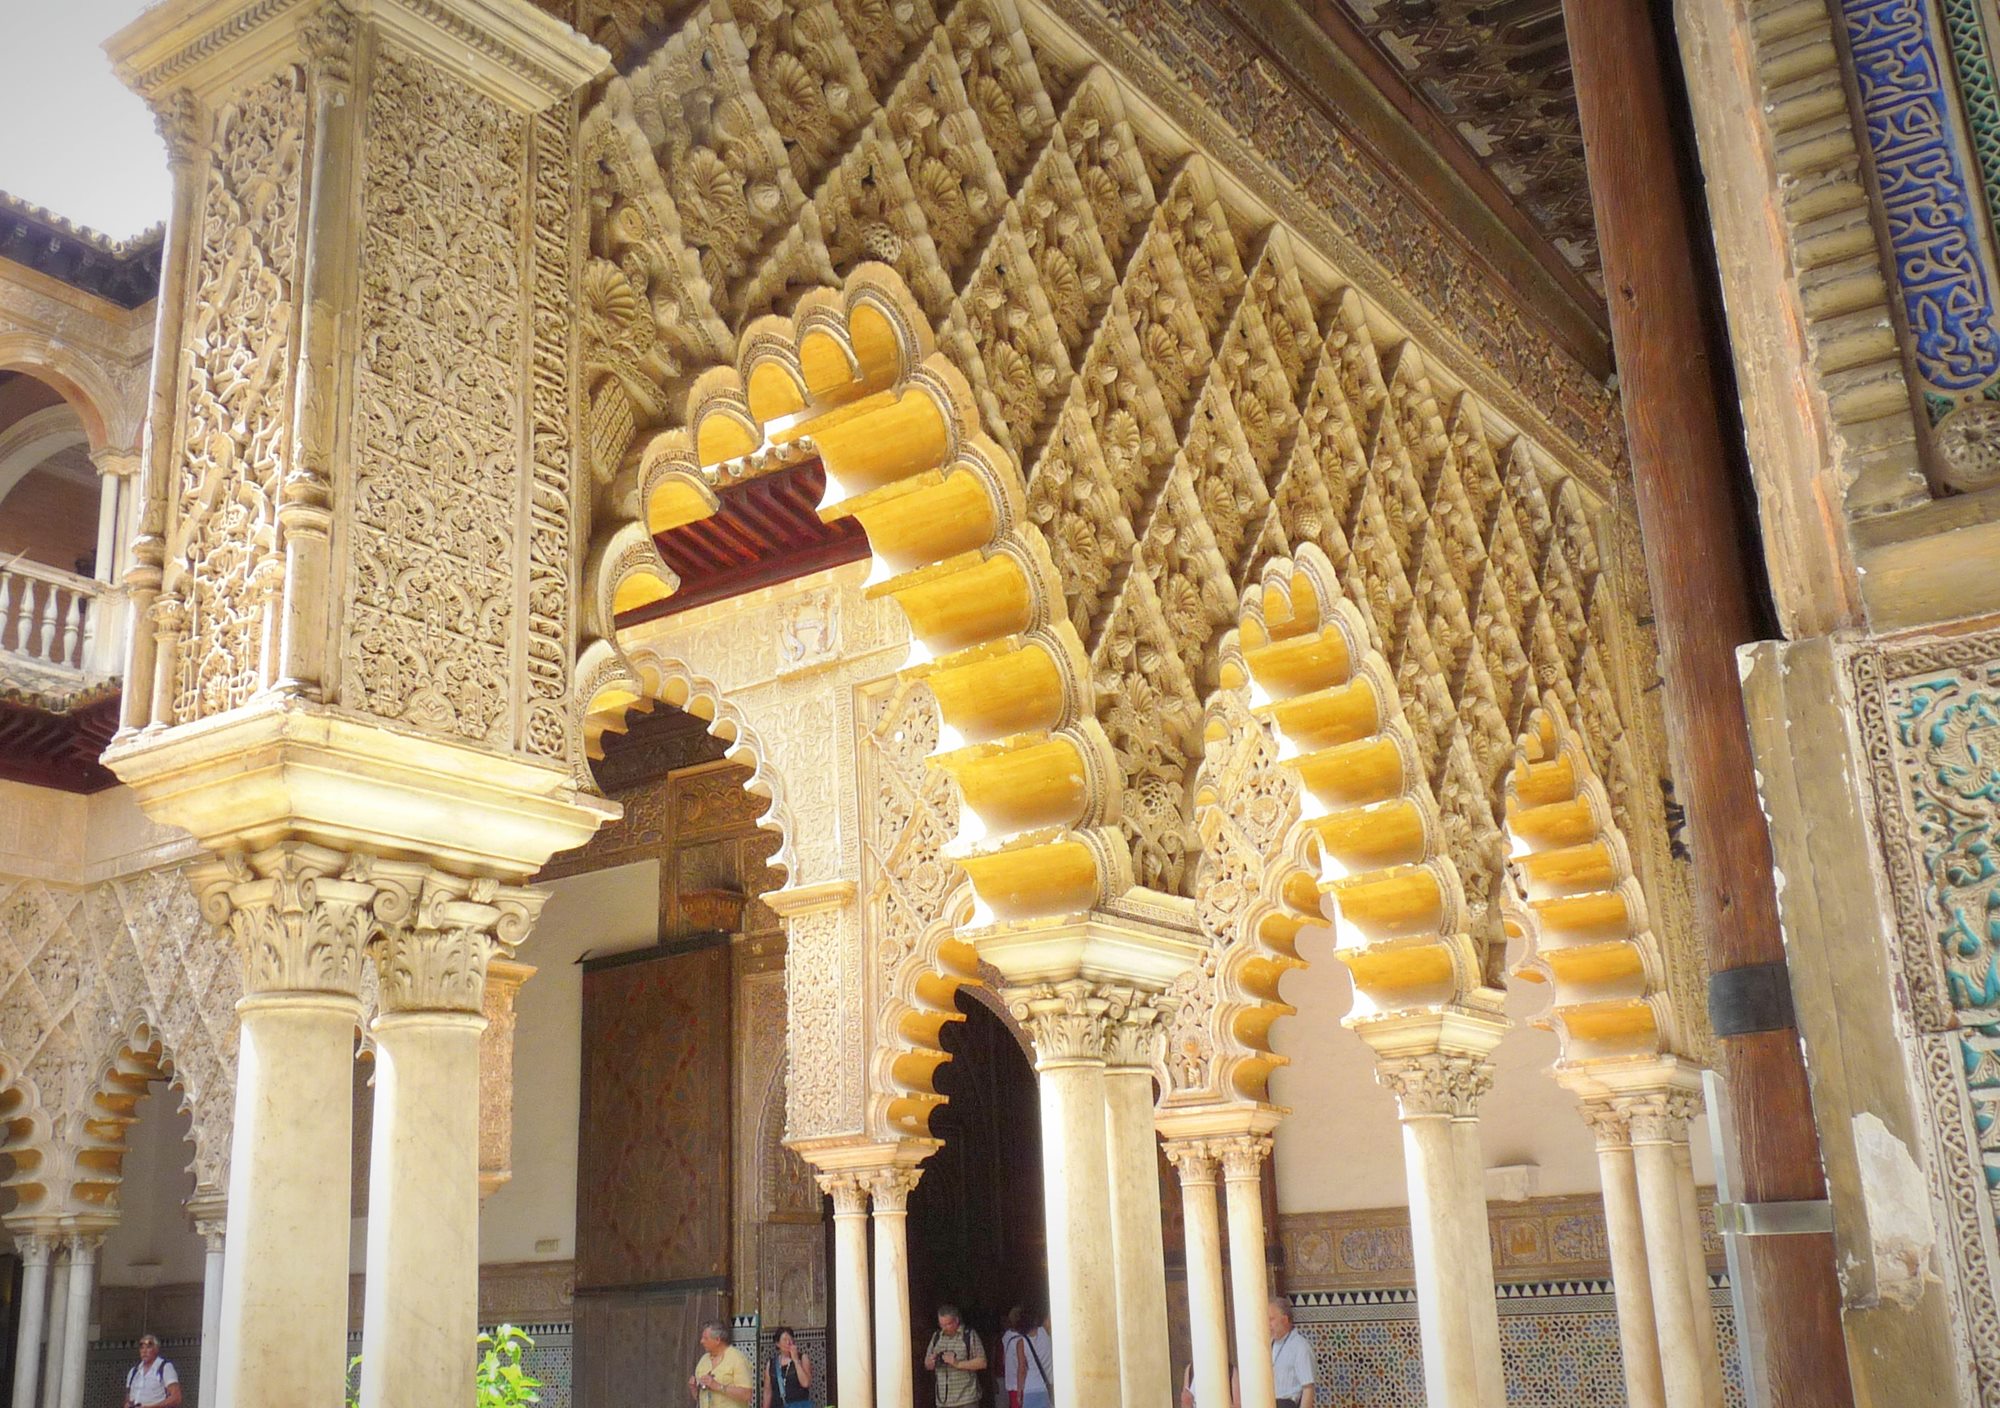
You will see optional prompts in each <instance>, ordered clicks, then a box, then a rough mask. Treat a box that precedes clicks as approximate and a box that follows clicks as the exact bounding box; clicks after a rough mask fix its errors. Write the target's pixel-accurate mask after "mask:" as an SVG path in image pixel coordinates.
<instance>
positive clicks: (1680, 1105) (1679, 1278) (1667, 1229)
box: [1617, 1092, 1715, 1408]
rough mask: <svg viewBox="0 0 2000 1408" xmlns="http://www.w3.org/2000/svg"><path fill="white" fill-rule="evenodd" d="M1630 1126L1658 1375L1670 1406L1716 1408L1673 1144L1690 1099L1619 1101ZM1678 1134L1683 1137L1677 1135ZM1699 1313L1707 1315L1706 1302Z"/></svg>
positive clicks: (1651, 1097)
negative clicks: (1657, 1350) (1705, 1358)
mask: <svg viewBox="0 0 2000 1408" xmlns="http://www.w3.org/2000/svg"><path fill="white" fill-rule="evenodd" d="M1617 1103H1618V1105H1619V1107H1620V1108H1621V1109H1622V1110H1623V1111H1624V1112H1625V1114H1626V1116H1627V1118H1628V1119H1630V1120H1631V1122H1632V1161H1633V1165H1634V1168H1635V1170H1636V1172H1637V1175H1638V1184H1639V1212H1640V1218H1641V1221H1642V1222H1643V1223H1644V1226H1645V1232H1646V1264H1647V1268H1648V1270H1649V1271H1650V1273H1651V1276H1652V1284H1653V1317H1654V1321H1655V1323H1657V1324H1658V1326H1659V1332H1660V1371H1661V1377H1662V1379H1663V1381H1664V1382H1665V1385H1666V1398H1667V1408H1715V1405H1713V1404H1711V1403H1710V1401H1709V1398H1708V1375H1707V1373H1706V1372H1705V1371H1704V1369H1703V1365H1702V1354H1703V1347H1702V1336H1701V1329H1700V1326H1699V1325H1698V1324H1697V1323H1696V1318H1697V1317H1696V1307H1695V1302H1694V1297H1693V1294H1692V1290H1693V1278H1692V1277H1691V1276H1690V1274H1689V1268H1688V1239H1687V1231H1686V1226H1685V1224H1684V1223H1683V1221H1682V1215H1681V1199H1680V1177H1681V1173H1680V1164H1679V1161H1678V1160H1677V1159H1676V1158H1675V1156H1674V1145H1675V1144H1676V1143H1677V1142H1680V1143H1684V1142H1686V1138H1687V1113H1688V1109H1689V1103H1690V1102H1689V1101H1688V1099H1687V1098H1686V1097H1685V1096H1684V1095H1683V1093H1681V1092H1673V1093H1669V1094H1665V1095H1648V1096H1639V1097H1635V1098H1628V1099H1621V1100H1619V1101H1618V1102H1617ZM1677 1136H1678V1137H1677ZM1703 1301H1704V1304H1703V1306H1702V1312H1703V1313H1704V1314H1705V1313H1706V1309H1707V1307H1706V1297H1704V1298H1703Z"/></svg>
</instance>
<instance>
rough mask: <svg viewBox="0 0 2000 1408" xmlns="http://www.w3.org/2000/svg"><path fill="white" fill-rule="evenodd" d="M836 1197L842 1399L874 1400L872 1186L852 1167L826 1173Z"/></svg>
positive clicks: (827, 1187)
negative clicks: (870, 1271) (870, 1283)
mask: <svg viewBox="0 0 2000 1408" xmlns="http://www.w3.org/2000/svg"><path fill="white" fill-rule="evenodd" d="M818 1182H819V1186H820V1190H821V1191H822V1192H824V1193H825V1194H826V1195H827V1196H828V1197H830V1198H832V1199H833V1303H834V1305H835V1306H836V1307H838V1316H839V1323H838V1325H836V1326H835V1334H836V1335H837V1337H838V1338H837V1339H836V1340H835V1342H834V1366H835V1369H836V1371H837V1378H838V1383H837V1384H836V1385H835V1387H836V1388H837V1389H838V1391H839V1401H840V1402H842V1403H859V1404H861V1405H862V1408H867V1406H868V1405H869V1404H871V1403H873V1402H874V1401H875V1368H874V1357H873V1356H874V1341H873V1340H872V1339H871V1338H870V1336H869V1331H868V1184H867V1183H866V1182H864V1181H863V1180H862V1177H861V1175H859V1174H857V1173H854V1172H851V1171H849V1170H845V1169H843V1170H841V1171H839V1172H837V1173H822V1174H820V1175H819V1178H818Z"/></svg>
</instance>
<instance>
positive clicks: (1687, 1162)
mask: <svg viewBox="0 0 2000 1408" xmlns="http://www.w3.org/2000/svg"><path fill="white" fill-rule="evenodd" d="M1696 1117H1697V1116H1694V1115H1691V1116H1690V1118H1696ZM1674 1164H1675V1179H1674V1181H1675V1184H1676V1186H1677V1187H1678V1188H1679V1190H1680V1195H1681V1235H1682V1236H1683V1237H1685V1238H1687V1273H1688V1293H1689V1294H1690V1295H1692V1296H1693V1297H1694V1328H1695V1334H1696V1336H1697V1337H1698V1338H1699V1339H1700V1340H1701V1368H1702V1374H1703V1376H1704V1378H1705V1379H1706V1380H1707V1382H1706V1383H1705V1384H1704V1385H1703V1390H1702V1391H1703V1393H1704V1394H1705V1395H1706V1397H1707V1399H1708V1401H1709V1402H1710V1403H1720V1402H1722V1347H1721V1346H1720V1345H1719V1344H1718V1343H1717V1342H1716V1337H1715V1308H1714V1307H1713V1306H1711V1305H1710V1304H1709V1303H1708V1249H1707V1248H1706V1247H1704V1246H1703V1245H1702V1242H1701V1198H1700V1195H1699V1194H1698V1193H1696V1191H1695V1186H1694V1150H1693V1149H1692V1148H1691V1147H1690V1146H1689V1144H1688V1139H1687V1126H1686V1125H1683V1126H1682V1127H1681V1139H1680V1142H1679V1143H1677V1144H1675V1145H1674Z"/></svg>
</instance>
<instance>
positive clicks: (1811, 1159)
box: [1563, 0, 1854, 1408]
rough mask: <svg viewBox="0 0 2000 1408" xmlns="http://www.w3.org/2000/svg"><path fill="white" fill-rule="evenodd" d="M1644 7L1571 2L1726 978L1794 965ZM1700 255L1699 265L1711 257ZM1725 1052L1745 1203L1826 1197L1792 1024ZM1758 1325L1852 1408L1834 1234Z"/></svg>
mask: <svg viewBox="0 0 2000 1408" xmlns="http://www.w3.org/2000/svg"><path fill="white" fill-rule="evenodd" d="M1651 8H1652V7H1651V6H1649V5H1648V3H1647V0H1565V3H1564V6H1563V10H1564V15H1565V18H1566V20H1567V22H1568V30H1569V44H1570V54H1571V59H1572V63H1573V68H1574V73H1575V79H1576V98H1577V108H1578V111H1579V113H1580V115H1581V117H1582V119H1583V139H1584V154H1585V159H1586V162H1587V165H1588V167H1589V172H1590V185H1591V194H1592V200H1593V204H1594V206H1595V209H1596V216H1597V233H1598V243H1599V246H1600V249H1601V252H1602V255H1603V260H1604V283H1605V290H1606V295H1607V298H1608V301H1609V305H1610V313H1611V339H1612V347H1613V350H1614V352H1615V354H1616V357H1617V362H1618V375H1619V381H1620V385H1621V390H1622V393H1623V401H1624V412H1625V431H1626V438H1627V440H1628V442H1629V444H1630V447H1631V455H1632V481H1633V491H1634V494H1635V497H1636V499H1637V503H1638V508H1639V520H1640V526H1641V528H1642V530H1643V532H1644V536H1645V545H1646V561H1647V567H1648V577H1649V579H1650V582H1651V586H1652V594H1653V606H1654V611H1655V614H1656V619H1657V624H1658V631H1659V642H1660V657H1661V666H1662V670H1663V673H1664V675H1665V693H1664V703H1665V710H1666V716H1667V726H1668V734H1669V745H1670V748H1671V750H1672V753H1673V758H1674V772H1675V777H1676V780H1677V782H1678V784H1679V787H1680V791H1681V797H1682V800H1683V802H1684V803H1685V805H1686V808H1687V830H1688V840H1689V846H1690V849H1691V850H1692V852H1693V857H1694V890H1695V903H1696V912H1697V916H1698V920H1699V923H1700V925H1701V928H1702V931H1703V938H1704V941H1705V942H1706V944H1707V948H1708V957H1709V966H1710V967H1711V969H1713V970H1714V971H1715V972H1716V973H1718V974H1719V973H1723V972H1726V971H1728V970H1731V969H1738V968H1748V967H1754V966H1761V965H1770V964H1782V963H1783V962H1784V958H1785V950H1784V941H1783V938H1782V935H1781V933H1780V930H1779V927H1778V904H1777V892H1776V889H1775V887H1774V885H1773V882H1772V860H1771V846H1770V837H1769V835H1768V834H1767V832H1766V831H1765V828H1764V817H1763V814H1762V812H1761V810H1760V809H1759V807H1758V802H1757V792H1756V785H1755V774H1754V771H1753V767H1752V762H1751V753H1750V738H1749V732H1748V729H1747V727H1746V724H1745V721H1744V713H1743V694H1742V689H1741V685H1740V682H1739V680H1738V676H1737V667H1736V647H1737V646H1739V645H1742V644H1744V643H1746V642H1748V641H1750V640H1751V639H1753V638H1754V637H1755V636H1756V634H1757V632H1756V629H1755V621H1754V618H1753V615H1752V610H1751V598H1750V585H1749V581H1748V579H1747V575H1746V573H1745V569H1744V563H1743V559H1742V548H1741V544H1742V543H1743V542H1744V541H1745V539H1744V536H1743V534H1742V532H1741V524H1740V523H1739V521H1738V516H1737V515H1738V508H1737V494H1736V486H1735V484H1734V483H1733V475H1734V471H1733V469H1732V467H1731V459H1730V455H1729V452H1728V449H1727V445H1726V443H1725V440H1724V429H1723V426H1724V422H1723V419H1722V416H1721V411H1720V406H1719V404H1718V401H1717V397H1716V390H1715V387H1716V375H1717V372H1718V369H1717V368H1715V367H1714V366H1712V365H1711V362H1710V358H1709V343H1708V337H1707V330H1706V327H1705V325H1704V319H1703V312H1704V300H1705V299H1706V297H1707V296H1708V295H1707V292H1706V285H1705V282H1704V280H1703V279H1701V278H1700V277H1699V276H1698V274H1697V265H1696V263H1695V261H1696V258H1697V251H1696V248H1695V245H1694V240H1693V236H1692V233H1691V231H1690V224H1689V219H1688V210H1687V201H1688V193H1686V192H1685V191H1683V190H1682V188H1681V180H1680V173H1679V170H1678V168H1677V164H1676V160H1675V148H1674V141H1675V137H1674V132H1675V126H1674V123H1673V121H1672V117H1673V114H1672V111H1671V109H1670V108H1669V97H1668V85H1667V81H1666V75H1665V73H1664V71H1663V69H1662V62H1663V56H1662V53H1661V48H1660V44H1659V40H1658V36H1657V34H1656V32H1655V30H1654V25H1653V16H1652V13H1651ZM1706 256H1707V251H1706V250H1703V251H1702V252H1701V257H1706ZM1783 1020H1784V1025H1776V1024H1775V1023H1774V1024H1773V1029H1769V1030H1759V1031H1754V1032H1746V1033H1744V1034H1742V1035H1736V1036H1727V1037H1724V1038H1723V1039H1722V1041H1721V1043H1720V1045H1721V1050H1722V1062H1723V1067H1724V1071H1725V1074H1726V1075H1727V1076H1728V1079H1729V1085H1730V1092H1731V1104H1732V1107H1733V1115H1734V1129H1733V1131H1732V1134H1733V1138H1734V1142H1735V1144H1736V1145H1737V1147H1738V1151H1739V1154H1740V1158H1741V1164H1742V1170H1743V1183H1744V1186H1743V1188H1742V1189H1741V1190H1740V1191H1739V1193H1738V1196H1740V1197H1742V1198H1743V1199H1745V1200H1746V1201H1748V1202H1753V1203H1765V1202H1794V1201H1806V1200H1812V1199H1818V1198H1823V1197H1825V1196H1826V1184H1825V1179H1824V1177H1823V1175H1822V1173H1821V1170H1820V1160H1819V1136H1818V1131H1817V1129H1816V1128H1815V1126H1814V1124H1813V1117H1812V1104H1811V1099H1810V1095H1809V1092H1808V1089H1807V1085H1806V1071H1805V1061H1804V1057H1803V1054H1802V1052H1801V1050H1800V1046H1799V1038H1798V1032H1797V1030H1796V1029H1795V1028H1794V1027H1793V1026H1792V1025H1790V1023H1789V1015H1788V1014H1787V1015H1786V1016H1785V1018H1784V1019H1783ZM1742 1253H1743V1256H1744V1257H1745V1258H1746V1259H1747V1263H1748V1265H1749V1268H1750V1276H1749V1278H1748V1279H1749V1280H1750V1287H1749V1297H1750V1298H1749V1302H1748V1303H1747V1304H1746V1305H1745V1307H1744V1310H1745V1313H1746V1315H1748V1316H1750V1317H1754V1318H1755V1320H1756V1321H1757V1323H1758V1324H1759V1325H1760V1327H1761V1329H1762V1336H1763V1344H1764V1346H1765V1350H1766V1361H1767V1362H1766V1364H1765V1366H1764V1368H1765V1370H1766V1372H1767V1373H1768V1376H1769V1385H1770V1391H1771V1399H1770V1401H1771V1403H1772V1405H1773V1408H1804V1405H1812V1408H1831V1406H1832V1405H1840V1404H1849V1403H1852V1402H1853V1401H1854V1400H1853V1389H1852V1386H1851V1383H1850V1380H1849V1376H1848V1367H1847V1357H1846V1355H1845V1353H1841V1352H1834V1347H1835V1346H1841V1345H1844V1343H1845V1341H1844V1339H1843V1338H1842V1331H1841V1303H1840V1287H1839V1282H1838V1280H1837V1278H1836V1276H1835V1272H1834V1249H1833V1239H1832V1235H1831V1234H1830V1233H1823V1234H1808V1235H1799V1236H1785V1237H1757V1238H1747V1239H1745V1240H1744V1242H1743V1244H1742Z"/></svg>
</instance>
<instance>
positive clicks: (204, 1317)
mask: <svg viewBox="0 0 2000 1408" xmlns="http://www.w3.org/2000/svg"><path fill="white" fill-rule="evenodd" d="M223 1226H224V1223H223V1220H222V1219H220V1218H206V1217H204V1218H199V1219H197V1220H196V1222H195V1225H194V1230H195V1231H196V1232H199V1233H200V1234H201V1240H202V1244H203V1246H204V1247H205V1248H206V1249H207V1250H206V1252H205V1254H204V1257H203V1260H202V1273H201V1360H200V1363H201V1393H202V1398H203V1401H204V1402H209V1401H213V1400H212V1397H211V1395H212V1394H213V1392H214V1390H213V1389H212V1388H211V1387H210V1386H211V1385H212V1384H214V1382H215V1375H216V1354H217V1351H218V1350H219V1349H220V1348H221V1344H222V1259H223V1245H224V1238H223Z"/></svg>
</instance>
